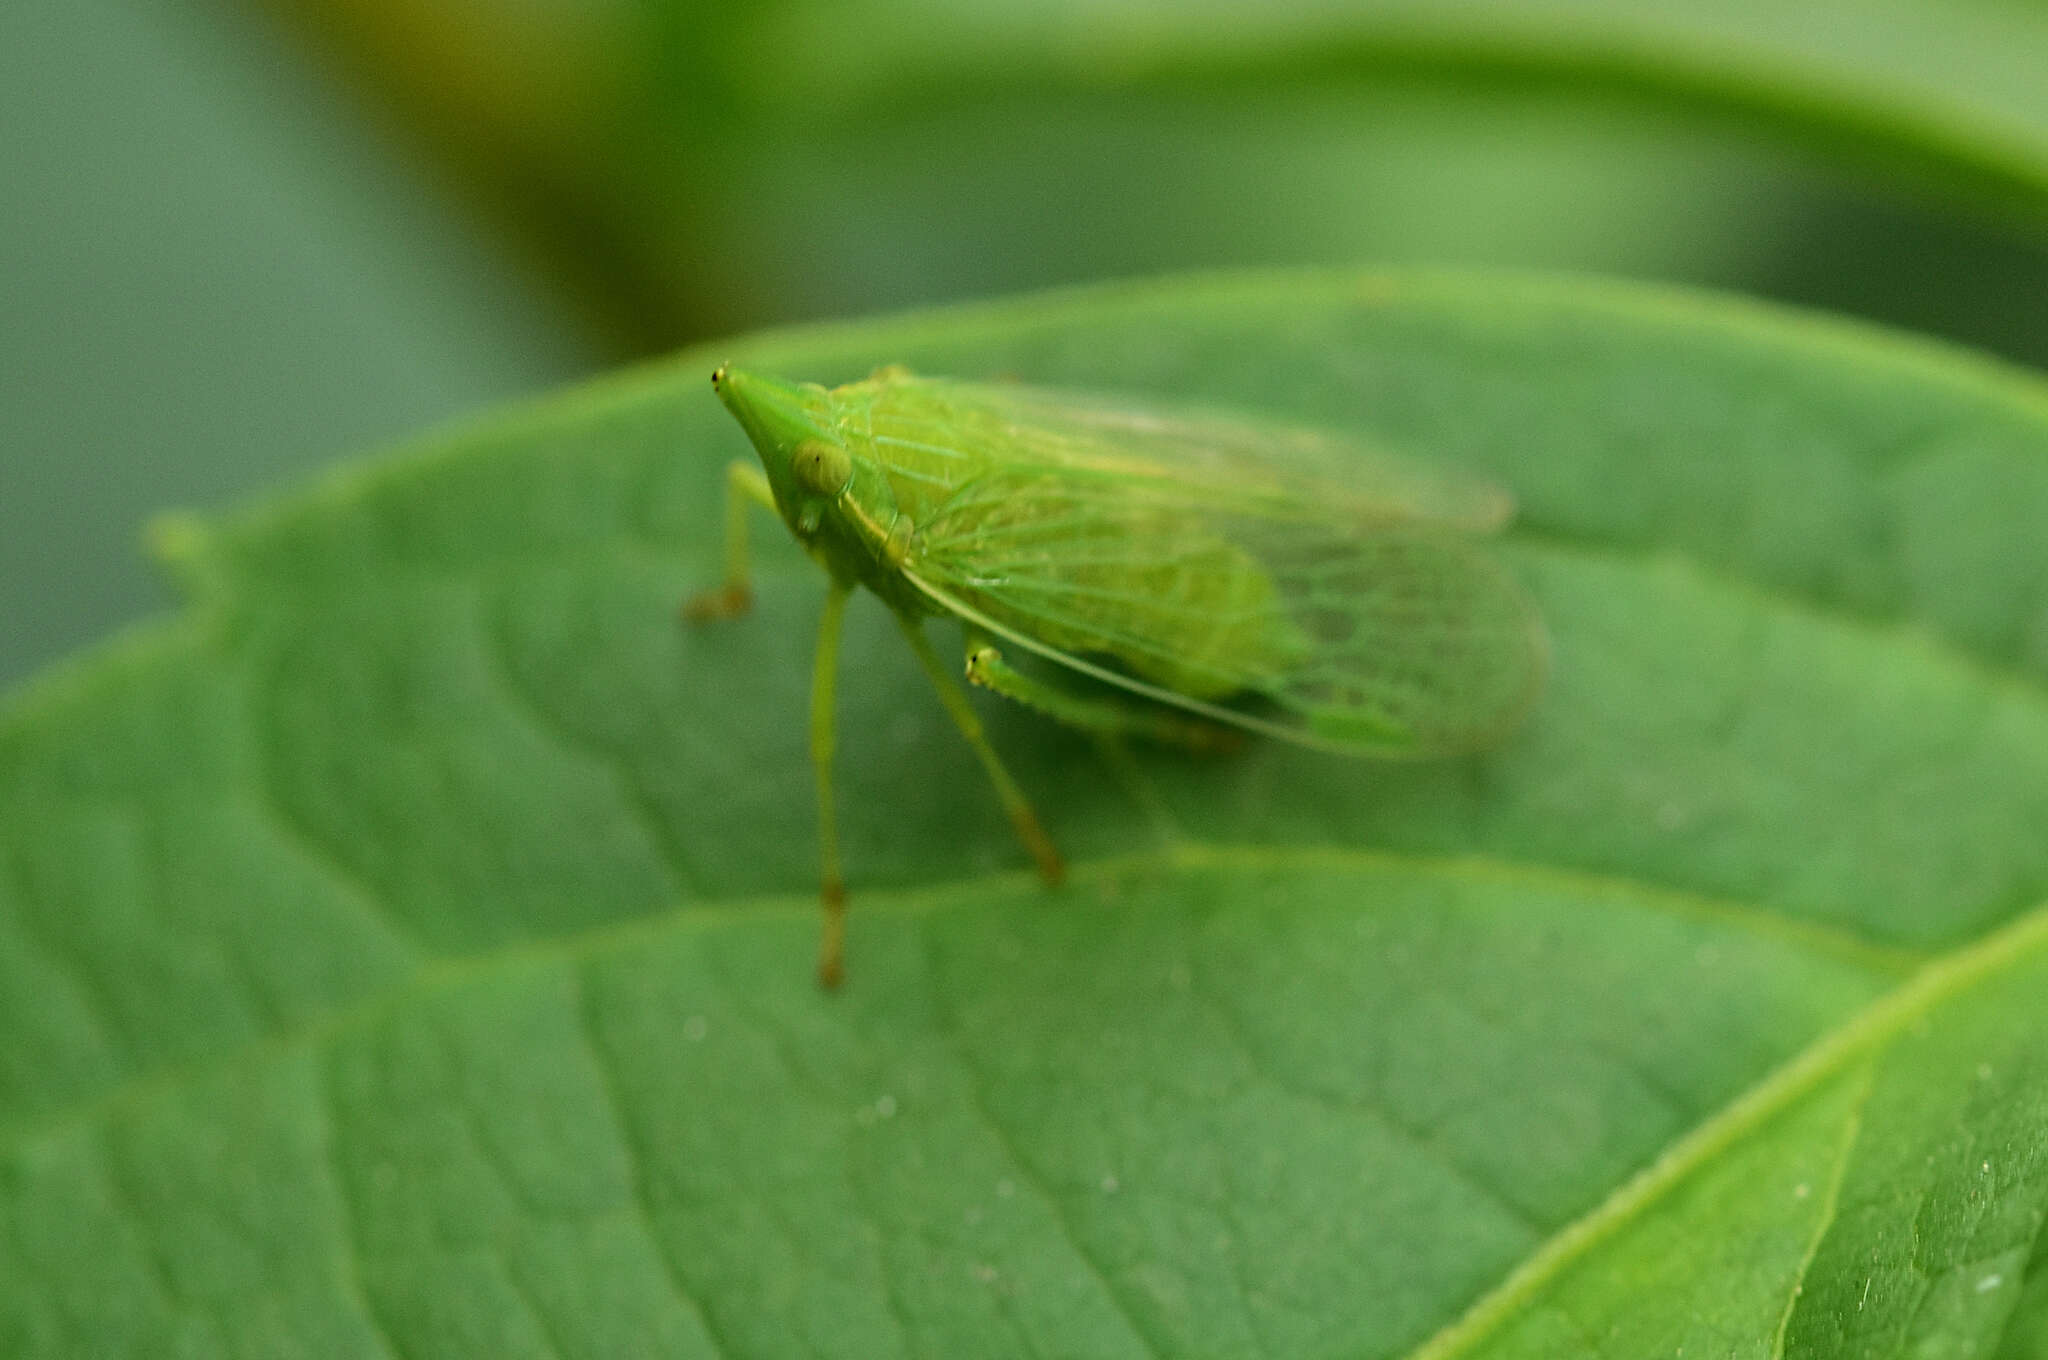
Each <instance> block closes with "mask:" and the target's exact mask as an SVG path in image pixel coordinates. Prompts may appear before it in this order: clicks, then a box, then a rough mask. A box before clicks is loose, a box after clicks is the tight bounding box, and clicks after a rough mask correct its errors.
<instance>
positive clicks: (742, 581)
mask: <svg viewBox="0 0 2048 1360" xmlns="http://www.w3.org/2000/svg"><path fill="white" fill-rule="evenodd" d="M756 505H761V506H766V507H767V508H768V509H770V510H773V509H774V508H775V493H774V492H772V491H770V490H769V489H768V479H767V477H765V476H763V475H762V473H761V469H760V468H759V467H757V466H755V465H754V464H753V463H751V462H747V461H744V460H740V461H735V462H733V463H731V464H729V465H728V466H727V467H726V469H725V583H724V584H723V585H721V586H718V587H717V588H716V589H713V590H706V591H703V592H701V593H699V594H696V595H692V596H691V597H690V599H689V600H688V602H686V603H685V604H684V605H683V617H684V618H685V619H688V620H689V621H690V622H691V623H703V622H705V621H706V620H707V619H730V618H737V617H738V616H739V615H741V614H744V613H746V612H747V608H748V606H750V605H752V604H753V603H754V587H753V586H752V584H750V582H749V579H748V576H749V573H748V570H747V511H748V510H749V509H750V508H751V507H753V506H756Z"/></svg>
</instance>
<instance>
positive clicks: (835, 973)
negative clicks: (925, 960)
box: [811, 580, 853, 988]
mask: <svg viewBox="0 0 2048 1360" xmlns="http://www.w3.org/2000/svg"><path fill="white" fill-rule="evenodd" d="M852 593H853V587H852V586H851V585H849V584H847V583H845V582H843V581H838V580H835V581H833V582H832V585H831V588H830V589H829V590H827V591H826V592H825V612H824V614H823V616H821V617H820V618H819V620H818V652H817V655H816V656H815V657H814V658H813V659H812V662H811V769H812V772H813V773H814V774H815V775H816V776H817V779H818V860H819V877H818V900H819V902H820V904H821V905H822V906H823V907H824V909H825V927H824V932H823V933H822V934H821V935H820V936H819V939H818V984H819V985H820V986H822V987H828V988H829V987H837V986H838V985H839V983H840V980H841V979H842V978H844V977H845V976H846V880H845V879H844V878H842V877H840V874H839V819H838V816H837V814H836V813H835V812H834V810H833V806H832V751H833V746H834V744H835V743H834V734H833V726H832V709H833V699H834V694H835V689H836V684H837V680H838V676H839V633H840V626H839V625H840V621H841V620H842V619H843V618H845V616H846V597H847V596H848V595H850V594H852Z"/></svg>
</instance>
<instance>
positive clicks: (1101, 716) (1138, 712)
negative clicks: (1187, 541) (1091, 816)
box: [967, 630, 1244, 752]
mask: <svg viewBox="0 0 2048 1360" xmlns="http://www.w3.org/2000/svg"><path fill="white" fill-rule="evenodd" d="M967 678H968V680H969V681H971V682H972V683H974V684H977V685H980V686H981V687H982V688H983V689H990V690H994V691H995V692H996V693H997V694H1000V695H1002V696H1003V697H1004V698H1006V699H1013V700H1015V701H1016V702H1018V703H1020V704H1023V705H1024V706H1025V707H1026V708H1035V709H1037V710H1038V711H1039V712H1040V713H1043V714H1045V715H1046V716H1047V717H1049V718H1054V719H1057V720H1058V721H1060V722H1063V723H1066V724H1067V725H1068V726H1070V727H1079V728H1081V729H1083V730H1085V731H1089V732H1099V733H1102V734H1103V735H1105V736H1112V737H1121V736H1130V737H1141V738H1143V739H1144V740H1146V741H1156V742H1161V743H1163V744H1165V745H1168V746H1180V747H1184V748H1186V749H1187V750H1190V751H1205V752H1206V751H1234V750H1236V749H1237V748H1238V747H1239V746H1241V745H1243V744H1244V734H1243V733H1241V732H1239V731H1238V730H1237V729H1236V728H1234V727H1225V726H1224V725H1223V724H1221V723H1214V722H1208V721H1205V720H1204V719H1201V718H1197V717H1193V716H1190V715H1188V714H1185V713H1176V712H1174V711H1173V710H1172V709H1169V708H1166V707H1164V706H1162V705H1159V704H1149V703H1145V702H1144V701H1142V700H1123V699H1119V698H1115V697H1113V696H1110V695H1083V694H1076V693H1074V692H1072V691H1071V690H1067V689H1064V688H1062V687H1060V686H1059V685H1057V684H1054V683H1052V682H1050V681H1047V680H1040V679H1037V678H1035V677H1033V676H1029V675H1026V674H1024V673H1023V672H1022V671H1020V670H1017V669H1016V668H1014V667H1013V666H1011V665H1010V663H1009V662H1007V661H1005V660H1003V654H1002V653H1001V652H1000V651H998V650H996V647H995V645H994V644H993V643H991V642H990V641H989V640H988V638H987V637H985V636H983V635H981V634H979V633H976V632H973V631H972V630H970V631H969V632H968V635H967Z"/></svg>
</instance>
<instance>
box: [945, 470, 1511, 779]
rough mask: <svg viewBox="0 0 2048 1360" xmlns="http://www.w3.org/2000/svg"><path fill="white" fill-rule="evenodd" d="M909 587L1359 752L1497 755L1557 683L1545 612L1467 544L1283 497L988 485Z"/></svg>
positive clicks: (1313, 739) (972, 486)
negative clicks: (1484, 751)
mask: <svg viewBox="0 0 2048 1360" xmlns="http://www.w3.org/2000/svg"><path fill="white" fill-rule="evenodd" d="M907 572H908V574H909V575H910V577H911V579H912V580H913V581H914V582H915V583H916V584H917V585H918V586H919V587H920V588H921V589H923V590H924V591H925V592H926V594H927V595H929V596H930V597H931V598H933V600H934V601H935V602H937V603H938V604H940V605H941V606H943V607H945V608H947V609H948V610H950V611H951V612H954V613H956V614H959V615H960V616H962V617H963V618H965V619H967V620H968V621H970V622H973V623H978V624H980V625H982V626H983V627H986V628H988V629H989V630H990V631H992V632H995V633H997V634H999V635H1000V636H1003V637H1005V638H1008V639H1009V640H1011V641H1013V642H1015V643H1018V644H1019V645H1021V646H1024V647H1027V648H1029V649H1031V650H1033V651H1036V652H1038V653H1040V654H1041V655H1044V656H1047V657H1050V658H1052V659H1053V660H1055V661H1058V662H1060V663H1062V664H1064V665H1067V666H1070V667H1072V668H1074V669H1077V670H1080V671H1083V672H1085V673H1088V674H1091V675H1094V676H1096V677H1098V678H1100V679H1104V680H1107V681H1110V682H1111V683H1114V684H1118V685H1122V686H1124V687H1125V688H1127V689H1131V690H1135V691H1137V692H1139V693H1141V694H1144V695H1147V696H1149V697H1151V698H1154V699H1158V700H1161V701H1163V702H1167V703H1171V704H1175V705H1178V706H1180V707H1183V708H1188V709H1192V710H1195V711H1197V712H1200V713H1203V714H1205V715H1207V716H1210V717H1214V718H1217V719H1220V720H1222V721H1226V722H1232V723H1236V724H1239V725H1241V726H1245V727H1250V728H1254V729H1257V730H1261V731H1266V732H1271V733H1274V734H1276V735H1279V736H1283V737H1287V738H1290V739H1293V740H1296V741H1300V742H1304V743H1306V744H1310V745H1317V746H1324V747H1330V748H1334V749H1338V750H1344V751H1349V752H1354V753H1358V754H1371V755H1382V756H1427V755H1444V754H1450V753H1454V752H1458V751H1468V750H1475V749H1479V748H1482V747H1485V746H1487V745H1489V744H1491V743H1493V742H1495V741H1497V740H1499V739H1500V738H1501V737H1502V736H1504V735H1505V734H1506V733H1507V732H1508V731H1510V730H1511V729H1512V728H1513V727H1514V726H1515V725H1516V724H1517V723H1518V722H1519V721H1520V719H1521V718H1522V716H1523V715H1524V714H1525V713H1526V712H1527V710H1528V708H1529V706H1530V704H1531V703H1532V702H1533V700H1534V698H1535V695H1536V693H1537V690H1538V688H1539V687H1540V685H1541V682H1542V675H1543V670H1544V663H1545V644H1544V640H1543V632H1542V628H1541V625H1540V623H1539V621H1538V619H1537V617H1536V614H1535V611H1534V609H1533V607H1532V606H1531V604H1530V603H1529V601H1528V599H1527V597H1526V596H1525V595H1524V594H1523V592H1522V591H1521V589H1520V587H1519V586H1517V585H1516V583H1515V582H1514V580H1513V579H1512V578H1511V577H1509V576H1508V575H1507V574H1506V572H1505V571H1504V570H1503V569H1502V568H1501V567H1500V566H1499V565H1498V564H1497V563H1496V562H1494V561H1493V559H1492V558H1491V557H1489V556H1488V555H1487V554H1486V553H1484V552H1483V551H1482V550H1481V549H1480V547H1479V546H1478V544H1477V543H1475V542H1474V541H1473V539H1472V537H1471V536H1470V535H1469V534H1466V533H1463V532H1460V531H1459V530H1457V529H1456V528H1454V527H1452V526H1449V525H1446V524H1444V523H1441V522H1437V521H1432V520H1428V519H1423V518H1418V517H1415V516H1412V515H1405V514H1400V513H1394V512H1389V511H1382V510H1378V509H1375V508H1372V507H1370V506H1367V507H1366V508H1364V509H1361V508H1360V506H1359V505H1358V504H1356V503H1353V502H1347V501H1345V500H1342V499H1341V498H1340V499H1327V498H1326V499H1320V500H1307V499H1303V498H1301V497H1299V496H1296V495H1293V494H1290V493H1288V492H1286V491H1285V490H1274V489H1272V488H1270V487H1268V488H1259V487H1249V488H1248V487H1246V486H1244V485H1241V484H1238V483H1234V482H1228V481H1221V480H1215V479H1209V478H1201V477H1196V478H1178V479H1176V478H1163V477H1148V476H1142V475H1139V476H1133V475H1130V474H1129V473H1128V471H1118V470H1113V469H1103V468H1099V467H1078V466H1069V467H1062V466H1058V465H1057V464H1053V463H1046V462H1041V463H1039V464H1037V465H1035V466H1023V467H1010V468H1003V469H998V470H992V471H990V472H987V473H985V474H983V475H982V476H980V477H978V478H976V479H975V480H974V481H972V482H970V483H969V484H968V485H966V486H964V487H962V488H961V489H960V490H959V491H958V492H957V493H956V494H955V495H954V496H953V497H952V498H951V500H950V501H949V502H948V503H947V504H946V505H945V506H944V507H943V508H942V509H941V511H940V512H939V513H938V514H937V515H936V516H934V517H933V518H932V519H931V520H930V521H929V522H928V523H926V524H925V525H923V526H921V530H920V535H919V547H918V550H917V553H916V558H915V560H914V561H913V562H912V563H910V564H909V565H908V567H907ZM1246 699H1250V700H1252V701H1253V702H1252V703H1250V704H1246V703H1245V702H1243V701H1244V700H1246ZM1258 701H1264V702H1263V703H1260V702H1258Z"/></svg>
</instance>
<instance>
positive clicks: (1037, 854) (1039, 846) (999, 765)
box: [896, 614, 1067, 883]
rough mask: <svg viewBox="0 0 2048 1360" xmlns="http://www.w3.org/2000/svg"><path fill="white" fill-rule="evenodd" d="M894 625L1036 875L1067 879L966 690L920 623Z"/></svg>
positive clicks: (904, 620)
mask: <svg viewBox="0 0 2048 1360" xmlns="http://www.w3.org/2000/svg"><path fill="white" fill-rule="evenodd" d="M896 622H897V624H898V625H899V626H901V627H902V629H903V636H904V637H906V638H908V639H909V640H910V650H911V651H912V652H915V653H916V654H917V662H918V664H919V665H920V666H922V667H924V673H925V674H926V675H928V676H930V677H931V682H932V688H933V689H936V690H937V691H938V692H939V702H940V703H942V704H944V705H945V706H946V714H947V716H948V717H950V718H952V720H953V725H954V726H955V727H957V728H959V729H960V735H961V736H963V737H965V738H967V744H968V745H969V746H971V747H973V748H974V754H975V755H977V756H979V757H981V764H982V768H983V769H985V770H987V771H988V777H989V782H990V783H992V784H994V785H995V786H996V797H997V798H999V799H1001V800H1002V804H1003V811H1005V812H1007V813H1009V814H1010V824H1011V825H1012V826H1014V827H1016V828H1017V837H1018V839H1019V840H1021V841H1023V842H1024V848H1025V849H1027V850H1029V851H1030V852H1031V857H1032V858H1033V859H1035V860H1037V861H1038V872H1039V875H1040V876H1041V877H1043V878H1044V879H1045V881H1046V882H1048V883H1058V882H1060V881H1061V880H1062V879H1064V878H1065V877H1066V874H1067V867H1066V864H1065V862H1064V861H1062V860H1061V859H1060V852H1059V851H1058V850H1057V849H1056V848H1054V846H1053V843H1052V837H1050V836H1048V835H1046V834H1045V828H1044V827H1043V826H1042V825H1040V824H1039V820H1038V814H1037V813H1036V812H1033V811H1032V810H1031V802H1030V800H1029V799H1027V798H1026V797H1025V796H1024V790H1023V789H1021V788H1019V787H1018V785H1017V781H1016V780H1015V779H1013V778H1011V777H1010V772H1009V771H1008V770H1007V769H1005V768H1004V767H1003V762H1002V760H1001V758H1000V757H998V756H997V755H996V752H995V748H994V747H993V746H990V745H989V744H988V737H987V736H986V735H985V734H984V733H983V732H982V730H981V719H980V718H979V717H977V716H976V715H975V712H974V705H973V704H971V703H969V702H968V700H967V691H966V690H964V689H962V688H960V682H959V681H958V680H955V679H954V678H953V676H952V674H951V673H950V672H948V671H947V669H946V665H945V663H944V662H942V661H940V660H939V654H938V653H937V652H935V651H933V650H932V644H931V640H930V639H929V638H927V637H926V636H925V635H924V625H923V624H922V623H920V622H919V621H918V620H917V619H914V618H912V617H910V616H909V615H907V614H898V615H897V616H896Z"/></svg>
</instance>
